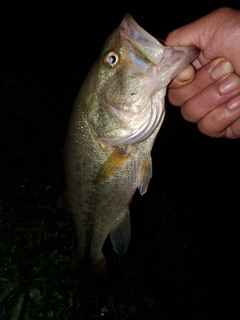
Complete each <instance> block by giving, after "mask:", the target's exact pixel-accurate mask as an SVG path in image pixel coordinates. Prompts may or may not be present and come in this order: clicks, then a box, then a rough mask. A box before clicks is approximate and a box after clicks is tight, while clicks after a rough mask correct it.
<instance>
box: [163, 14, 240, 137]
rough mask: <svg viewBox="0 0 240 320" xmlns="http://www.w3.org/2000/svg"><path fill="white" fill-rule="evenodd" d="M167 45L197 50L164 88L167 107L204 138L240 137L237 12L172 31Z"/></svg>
mask: <svg viewBox="0 0 240 320" xmlns="http://www.w3.org/2000/svg"><path fill="white" fill-rule="evenodd" d="M166 44H167V45H195V46H197V47H198V48H199V49H200V54H199V56H198V58H197V59H195V60H194V62H193V63H192V65H189V66H188V67H187V68H186V69H185V70H184V71H183V72H182V73H180V74H179V75H178V76H177V77H176V78H175V79H174V80H173V81H172V82H171V84H170V85H169V87H168V88H169V90H168V98H169V101H170V102H171V104H173V105H176V106H181V112H182V115H183V117H184V118H185V119H186V120H188V121H190V122H197V124H198V128H199V130H200V131H201V132H202V133H204V134H206V135H208V136H211V137H227V138H240V10H234V9H231V8H220V9H217V10H215V11H213V12H212V13H210V14H208V15H206V16H204V17H202V18H200V19H198V20H196V21H194V22H192V23H190V24H188V25H186V26H183V27H181V28H179V29H177V30H174V31H173V32H171V33H170V34H169V35H168V36H167V39H166ZM219 57H220V58H219Z"/></svg>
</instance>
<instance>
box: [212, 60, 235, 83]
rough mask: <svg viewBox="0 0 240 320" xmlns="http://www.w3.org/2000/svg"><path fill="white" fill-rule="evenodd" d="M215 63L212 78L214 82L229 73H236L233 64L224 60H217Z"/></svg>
mask: <svg viewBox="0 0 240 320" xmlns="http://www.w3.org/2000/svg"><path fill="white" fill-rule="evenodd" d="M215 63H216V66H215V67H214V68H213V69H212V78H213V79H214V80H218V79H220V78H221V77H222V76H225V75H227V74H229V73H233V72H234V68H233V66H232V64H231V63H230V62H229V61H228V60H226V59H224V58H218V59H216V60H215Z"/></svg>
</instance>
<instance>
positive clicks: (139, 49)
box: [120, 13, 164, 66]
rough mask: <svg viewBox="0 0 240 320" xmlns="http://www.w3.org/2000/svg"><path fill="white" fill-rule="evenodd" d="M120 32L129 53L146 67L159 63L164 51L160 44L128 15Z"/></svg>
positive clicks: (122, 23) (121, 25)
mask: <svg viewBox="0 0 240 320" xmlns="http://www.w3.org/2000/svg"><path fill="white" fill-rule="evenodd" d="M120 31H121V36H122V39H123V40H125V41H126V42H127V43H128V44H129V45H130V47H131V51H134V52H135V53H136V54H137V55H138V56H139V57H140V58H141V59H142V60H143V61H144V62H145V63H146V64H148V66H151V65H158V64H159V63H160V61H161V59H162V55H163V51H164V49H163V46H162V44H161V43H160V42H159V41H158V40H157V39H156V38H154V37H153V36H152V35H151V34H149V33H148V32H147V31H146V30H144V29H143V28H142V27H141V26H139V24H138V23H137V22H136V21H135V20H134V19H133V17H132V16H131V15H130V14H129V13H127V14H126V15H125V16H124V18H123V20H122V22H121V24H120Z"/></svg>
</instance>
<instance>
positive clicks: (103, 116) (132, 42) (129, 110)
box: [87, 14, 199, 146]
mask: <svg viewBox="0 0 240 320" xmlns="http://www.w3.org/2000/svg"><path fill="white" fill-rule="evenodd" d="M198 53H199V50H198V49H197V48H196V47H194V46H188V47H183V46H182V47H167V46H165V45H163V44H162V43H161V42H160V41H158V40H157V39H156V38H155V37H153V36H152V35H150V34H149V33H148V32H147V31H145V30H144V29H143V28H142V27H140V26H139V25H138V24H137V22H136V21H135V20H134V19H133V18H132V16H131V15H130V14H126V15H125V17H124V18H123V20H122V22H121V23H120V25H119V26H118V28H117V29H115V30H114V31H113V33H112V34H111V35H110V36H109V37H108V38H107V39H106V41H105V44H104V46H103V48H102V51H101V53H100V55H99V58H98V59H97V61H96V63H95V64H94V66H93V68H92V71H91V73H90V74H91V77H92V79H94V81H93V80H92V81H90V83H91V89H89V91H90V90H92V91H94V93H93V94H91V98H90V100H89V104H88V105H89V107H88V110H87V117H88V122H89V125H90V127H91V129H92V132H93V136H94V138H95V139H99V140H100V141H101V142H102V143H103V144H105V145H107V146H123V145H130V144H134V143H138V142H141V141H143V140H145V139H147V138H148V137H149V136H150V135H151V134H152V133H153V131H154V130H155V129H156V128H159V127H160V124H161V123H162V121H163V119H164V114H165V103H164V99H165V95H166V88H167V85H168V84H169V83H170V81H171V80H172V79H173V78H174V77H175V76H176V75H177V74H178V73H180V72H181V71H182V70H183V69H184V68H185V67H186V66H187V65H188V64H189V63H191V61H193V60H194V59H195V58H196V57H197V55H198Z"/></svg>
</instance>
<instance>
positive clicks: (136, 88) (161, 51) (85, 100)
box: [62, 13, 199, 277]
mask: <svg viewBox="0 0 240 320" xmlns="http://www.w3.org/2000/svg"><path fill="white" fill-rule="evenodd" d="M198 54H199V50H198V48H196V47H195V46H172V47H168V46H165V45H164V44H163V43H161V42H160V41H159V40H158V39H157V38H156V37H153V36H152V35H150V34H149V33H148V32H147V31H145V30H144V29H143V28H142V27H141V26H140V25H138V23H137V22H136V21H135V20H134V19H133V17H132V16H131V14H129V13H127V14H126V15H125V16H124V17H123V19H122V21H121V23H120V24H119V25H118V26H117V27H116V29H115V30H113V32H112V33H111V34H110V35H109V36H108V37H107V39H106V41H105V43H104V45H103V47H102V49H101V51H100V53H99V55H98V57H97V59H96V61H95V63H94V64H93V66H92V67H91V69H90V70H89V72H88V74H87V76H86V78H85V80H84V81H83V83H82V85H81V87H80V90H79V92H78V94H77V96H76V99H75V102H74V105H73V109H72V111H71V115H70V119H69V124H68V129H67V133H66V137H65V142H64V149H63V153H64V175H65V187H64V191H63V194H62V201H63V203H64V207H65V210H66V211H67V212H68V213H69V214H70V216H71V217H72V220H73V224H74V226H75V234H76V254H75V257H74V259H73V262H72V266H74V267H76V268H80V267H81V266H82V265H85V266H86V268H87V269H88V270H91V272H92V273H94V274H95V275H97V276H103V277H107V262H106V257H105V255H104V253H103V245H104V243H105V241H106V239H107V238H108V237H109V238H110V240H111V244H112V247H113V249H114V251H115V252H116V253H125V252H126V251H127V249H128V246H129V242H130V238H131V226H130V211H129V206H130V203H131V201H132V198H133V195H134V194H135V192H136V190H137V189H138V190H139V192H140V194H141V195H143V194H145V193H146V191H147V189H148V185H149V182H150V179H151V177H152V158H151V150H152V147H153V144H154V141H155V139H156V136H157V134H158V132H159V130H160V128H161V125H162V123H163V120H164V117H165V95H166V90H167V86H168V84H169V83H170V82H171V80H172V79H173V78H174V77H175V76H176V75H177V74H178V73H180V72H181V71H182V70H183V69H184V68H185V67H186V66H187V65H188V64H189V63H191V62H192V61H193V60H194V59H195V58H196V57H197V56H198Z"/></svg>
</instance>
